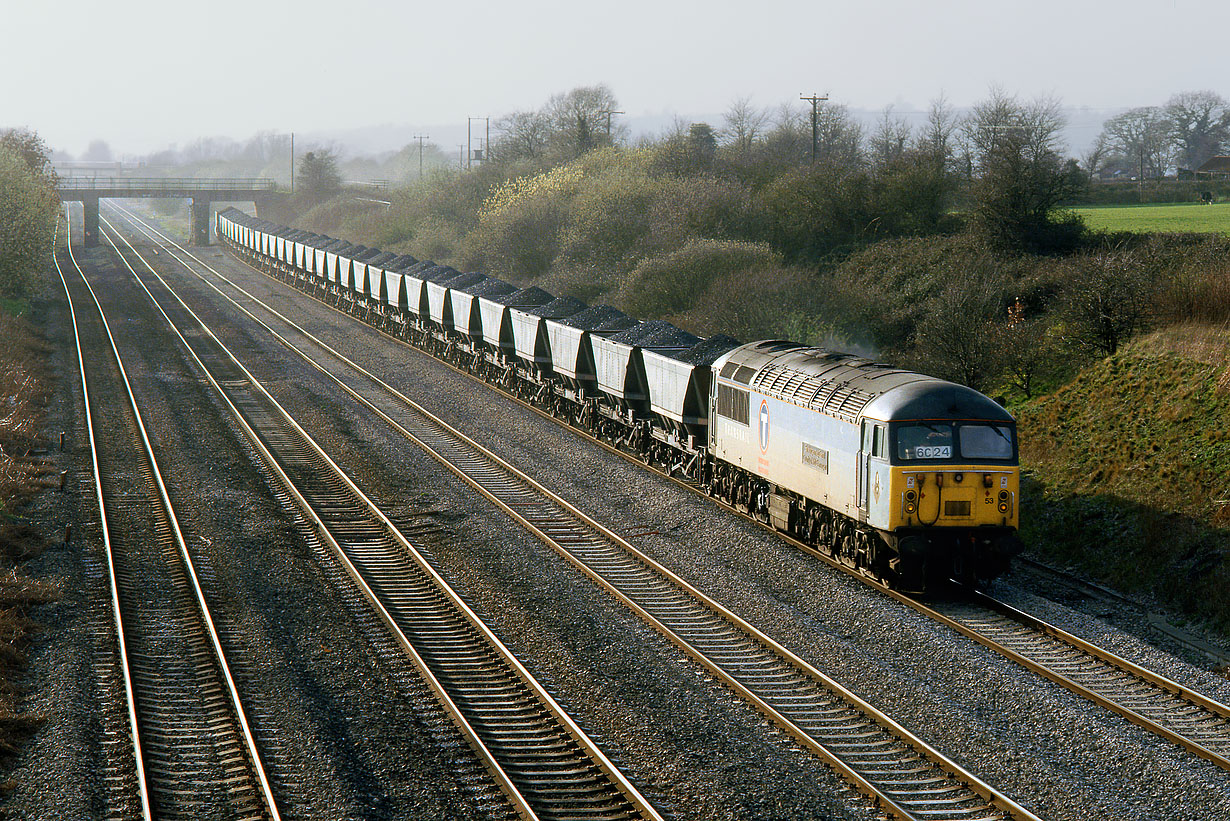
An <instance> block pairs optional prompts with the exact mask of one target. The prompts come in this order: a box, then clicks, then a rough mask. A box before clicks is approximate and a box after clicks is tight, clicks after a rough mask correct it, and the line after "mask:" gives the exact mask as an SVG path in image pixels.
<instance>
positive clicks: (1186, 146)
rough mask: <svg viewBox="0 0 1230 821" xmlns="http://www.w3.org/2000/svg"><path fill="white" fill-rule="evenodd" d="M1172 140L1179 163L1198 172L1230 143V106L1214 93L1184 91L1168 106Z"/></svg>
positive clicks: (1173, 98)
mask: <svg viewBox="0 0 1230 821" xmlns="http://www.w3.org/2000/svg"><path fill="white" fill-rule="evenodd" d="M1165 113H1166V119H1167V121H1168V125H1169V128H1170V138H1171V140H1173V142H1174V147H1175V149H1176V150H1177V153H1178V161H1179V163H1180V164H1181V165H1183V166H1185V167H1186V168H1199V167H1200V166H1201V165H1202V164H1203V163H1204V162H1205V161H1206V160H1207V159H1208V158H1209V157H1212V156H1214V155H1216V154H1219V153H1221V151H1222V150H1223V149H1224V148H1225V147H1226V146H1227V143H1230V103H1227V102H1226V100H1225V99H1224V98H1223V97H1222V96H1221V95H1219V94H1215V93H1214V92H1212V91H1185V92H1183V93H1181V94H1176V95H1174V96H1173V97H1171V98H1170V100H1169V101H1167V103H1166V109H1165Z"/></svg>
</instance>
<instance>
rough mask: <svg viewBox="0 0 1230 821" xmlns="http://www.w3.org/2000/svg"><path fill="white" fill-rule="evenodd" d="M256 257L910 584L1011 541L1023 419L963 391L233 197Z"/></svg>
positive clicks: (559, 413)
mask: <svg viewBox="0 0 1230 821" xmlns="http://www.w3.org/2000/svg"><path fill="white" fill-rule="evenodd" d="M216 229H217V234H218V237H219V238H220V239H221V240H222V242H223V243H224V244H225V245H226V246H227V247H228V248H230V249H231V250H232V251H234V252H235V253H237V254H238V255H239V256H240V257H241V258H243V259H245V260H246V261H248V262H249V263H251V264H252V265H254V266H255V267H257V268H259V269H261V270H263V271H265V272H266V273H269V274H271V275H273V276H276V277H278V278H280V279H282V280H284V281H286V282H289V283H291V284H293V285H295V286H296V287H298V288H300V289H301V290H303V291H305V292H307V293H309V294H312V295H314V296H316V297H318V298H319V299H321V300H323V301H325V302H326V303H328V304H330V305H333V306H334V307H337V308H338V309H340V310H343V311H346V312H348V313H351V314H353V315H355V316H357V317H359V318H360V319H362V320H364V321H366V322H368V323H371V324H373V325H375V326H377V327H379V328H380V329H381V330H383V331H385V332H386V333H388V334H391V335H393V336H396V337H398V338H400V339H403V340H405V341H407V342H409V343H411V344H413V345H415V346H416V347H418V348H420V349H422V350H425V351H427V352H429V353H431V354H433V355H435V356H437V357H439V358H441V359H443V360H445V361H448V362H450V363H452V364H453V365H455V366H457V367H459V368H462V369H464V370H466V371H468V372H470V373H473V374H475V375H477V376H479V377H481V378H483V379H485V380H487V381H489V382H491V383H493V384H495V385H498V386H500V387H502V388H504V389H506V390H508V391H510V392H512V393H514V394H515V395H517V396H519V397H520V398H522V399H523V400H525V401H526V402H529V403H532V404H533V405H535V406H537V407H539V408H541V409H543V410H544V411H547V412H549V413H551V414H553V415H554V416H556V417H558V418H560V419H563V420H565V421H567V422H568V423H569V424H571V425H573V426H575V427H577V428H579V429H581V430H584V431H586V432H588V433H590V434H592V435H593V436H596V437H598V438H600V439H603V440H605V441H606V442H608V443H610V444H612V445H615V446H617V447H619V448H622V449H624V450H626V451H630V452H632V453H635V454H637V455H638V456H639V457H640V458H642V459H643V460H644V461H645V462H647V463H652V464H654V465H656V466H658V467H659V468H661V469H662V470H664V471H667V472H669V473H671V474H673V475H675V476H678V477H680V478H683V479H686V480H689V481H691V482H693V483H695V484H696V485H698V486H699V487H701V488H703V489H704V490H705V491H706V492H707V493H709V494H710V495H712V496H716V497H718V498H720V499H721V500H722V501H724V502H726V503H727V504H728V505H731V506H733V507H734V508H736V509H738V510H740V511H742V512H744V513H747V514H749V515H751V516H754V517H756V518H757V519H759V520H761V521H762V522H765V523H766V524H770V525H771V526H772V527H774V528H776V529H777V530H780V531H782V532H784V533H788V534H790V535H791V536H793V537H795V538H797V539H799V540H801V541H803V542H805V543H807V544H809V545H812V546H814V547H815V548H817V549H819V550H821V551H823V552H825V553H827V554H828V555H830V556H831V557H833V558H835V559H836V560H838V561H840V562H842V563H843V564H845V565H847V566H849V567H851V568H855V569H857V570H858V571H860V572H862V573H864V574H866V575H868V576H871V577H874V578H876V579H879V580H881V581H883V582H884V583H886V584H887V585H889V586H891V587H894V588H897V589H899V590H902V591H905V592H910V593H922V592H925V591H926V590H928V589H929V588H931V587H933V586H935V585H937V584H947V583H948V582H949V581H950V580H952V579H955V580H956V581H958V582H959V583H961V584H965V585H974V584H977V583H978V581H979V580H990V579H993V578H995V577H996V576H997V575H999V574H1000V573H1002V572H1003V571H1004V570H1005V569H1006V568H1007V566H1008V564H1009V561H1010V559H1011V557H1012V556H1013V555H1014V554H1015V553H1017V552H1018V551H1019V550H1020V544H1021V543H1020V541H1019V539H1018V538H1017V535H1016V531H1017V525H1018V512H1019V498H1020V491H1019V470H1018V461H1017V441H1016V424H1015V421H1014V419H1013V418H1012V416H1011V415H1010V414H1009V413H1008V412H1007V411H1006V410H1004V408H1002V407H1001V406H1000V405H999V404H997V403H996V402H994V401H992V400H991V399H989V398H987V397H986V396H984V395H982V394H981V393H979V392H977V391H975V390H972V389H970V388H967V387H964V386H962V385H958V384H954V383H952V382H946V381H944V380H940V379H935V378H932V377H929V376H925V375H923V374H919V373H912V372H910V371H905V370H901V369H898V368H894V367H891V366H888V365H884V364H879V363H876V362H873V361H871V360H868V359H863V358H860V357H856V356H851V355H849V354H844V353H837V352H834V351H829V350H826V349H823V348H816V347H810V346H807V345H801V344H798V343H795V342H788V341H762V342H752V343H748V344H742V345H741V344H739V343H738V342H736V341H735V340H734V339H731V338H729V337H726V336H722V335H718V336H712V337H709V338H707V339H701V338H699V337H696V336H693V335H692V334H690V333H688V332H686V331H684V330H681V329H679V328H676V327H674V326H672V325H670V324H668V323H666V322H661V321H648V322H642V321H640V320H637V319H634V318H632V317H630V316H628V315H626V314H624V313H622V312H621V311H618V310H616V309H615V308H611V307H609V306H588V305H586V304H584V303H582V302H580V301H578V300H575V299H572V298H569V297H553V296H552V295H551V294H549V293H546V292H545V291H543V290H541V289H539V288H532V287H531V288H518V287H517V286H515V285H512V284H510V283H507V282H504V281H501V280H499V279H495V278H492V277H487V276H484V275H483V274H479V273H463V272H460V271H457V270H455V269H453V268H450V267H448V266H441V265H436V264H435V263H432V262H427V261H420V260H417V259H415V258H414V257H411V256H408V255H397V254H392V253H387V252H382V251H380V250H379V249H376V248H367V247H364V246H361V245H353V244H351V243H348V242H346V241H344V240H339V239H334V238H332V237H328V236H324V235H320V234H313V233H309V232H306V231H301V230H297V229H294V228H288V227H286V226H282V225H276V224H273V223H270V222H267V221H265V220H261V219H259V218H257V217H254V216H251V215H248V214H245V213H243V212H241V211H239V210H237V209H234V208H230V209H227V210H225V211H221V212H218V213H217V214H216Z"/></svg>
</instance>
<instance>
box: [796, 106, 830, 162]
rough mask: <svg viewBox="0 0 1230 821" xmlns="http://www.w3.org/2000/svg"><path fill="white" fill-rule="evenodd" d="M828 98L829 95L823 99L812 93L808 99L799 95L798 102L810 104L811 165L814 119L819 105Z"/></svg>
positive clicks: (814, 154)
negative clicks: (803, 101)
mask: <svg viewBox="0 0 1230 821" xmlns="http://www.w3.org/2000/svg"><path fill="white" fill-rule="evenodd" d="M828 98H829V95H827V94H825V95H824V96H823V97H821V96H820V95H818V94H815V93H813V94H812V95H811V96H810V97H806V96H804V95H802V94H800V95H799V99H800V100H805V101H806V102H809V103H811V164H812V165H815V164H816V118H817V117H818V112H819V110H820V103H823V102H825V101H827V100H828Z"/></svg>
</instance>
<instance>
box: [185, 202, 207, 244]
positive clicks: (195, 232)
mask: <svg viewBox="0 0 1230 821" xmlns="http://www.w3.org/2000/svg"><path fill="white" fill-rule="evenodd" d="M209 206H210V201H209V199H208V198H206V197H193V198H192V207H191V209H190V210H191V211H192V225H191V230H190V231H189V235H190V236H191V237H192V244H193V245H208V244H209Z"/></svg>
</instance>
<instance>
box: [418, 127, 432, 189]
mask: <svg viewBox="0 0 1230 821" xmlns="http://www.w3.org/2000/svg"><path fill="white" fill-rule="evenodd" d="M414 139H416V140H418V141H419V179H420V180H421V179H423V140H430V139H431V135H430V134H415V135H414Z"/></svg>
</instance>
